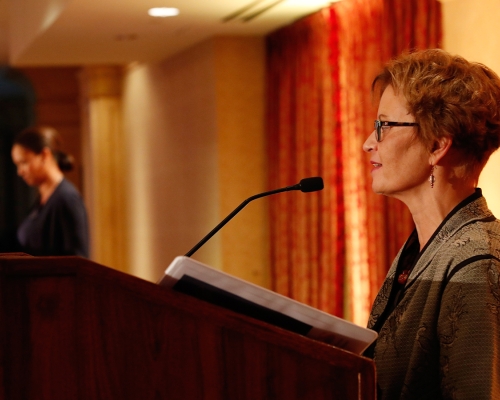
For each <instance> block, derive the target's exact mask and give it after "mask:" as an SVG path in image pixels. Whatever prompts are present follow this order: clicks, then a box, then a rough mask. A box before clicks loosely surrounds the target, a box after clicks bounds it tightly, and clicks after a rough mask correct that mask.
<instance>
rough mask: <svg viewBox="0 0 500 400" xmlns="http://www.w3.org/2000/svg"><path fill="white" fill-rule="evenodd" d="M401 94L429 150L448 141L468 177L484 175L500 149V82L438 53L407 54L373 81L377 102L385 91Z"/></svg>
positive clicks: (475, 67) (475, 66)
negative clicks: (489, 162)
mask: <svg viewBox="0 0 500 400" xmlns="http://www.w3.org/2000/svg"><path fill="white" fill-rule="evenodd" d="M389 85H390V86H392V87H393V88H394V91H395V92H396V93H402V94H403V96H404V97H405V99H406V101H407V102H408V111H409V112H410V113H411V114H412V115H413V116H414V117H415V121H416V122H417V123H418V124H419V126H418V129H417V130H416V132H417V135H418V137H419V138H420V139H421V140H422V141H423V143H424V144H426V145H427V146H428V148H429V149H431V148H432V147H433V145H434V143H435V141H436V140H437V139H440V138H443V137H450V138H451V139H452V141H453V145H452V147H453V148H455V149H457V150H459V151H460V153H461V164H462V165H464V166H465V167H466V168H467V171H469V172H472V171H477V172H480V171H481V169H482V168H483V167H484V165H485V164H486V161H488V158H489V157H490V155H491V153H493V152H494V151H495V150H496V149H497V148H498V147H499V145H500V78H499V77H498V75H497V74H496V73H495V72H493V71H492V70H491V69H489V68H488V67H486V66H485V65H483V64H480V63H475V62H469V61H467V60H465V59H464V58H463V57H460V56H455V55H451V54H449V53H447V52H445V51H443V50H440V49H429V50H421V51H415V52H411V53H405V54H402V55H401V56H399V57H397V58H396V59H394V60H392V61H390V62H389V63H388V64H387V65H386V66H385V68H384V69H383V71H382V72H381V73H380V74H379V75H378V76H377V77H376V78H375V79H374V81H373V84H372V91H373V93H374V94H376V95H378V96H379V98H380V96H381V95H382V93H383V91H384V90H385V88H386V87H387V86H389Z"/></svg>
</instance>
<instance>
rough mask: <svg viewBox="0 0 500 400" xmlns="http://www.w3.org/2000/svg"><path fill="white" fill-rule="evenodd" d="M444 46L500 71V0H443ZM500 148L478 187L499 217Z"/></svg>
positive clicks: (450, 50) (484, 171) (487, 166)
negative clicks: (499, 18)
mask: <svg viewBox="0 0 500 400" xmlns="http://www.w3.org/2000/svg"><path fill="white" fill-rule="evenodd" d="M442 5H443V23H444V26H443V29H444V44H443V47H444V49H445V50H447V51H449V52H451V53H454V54H459V55H461V56H463V57H465V58H466V59H468V60H471V61H477V62H481V63H483V64H485V65H487V66H488V67H490V68H492V69H493V70H494V71H495V72H496V73H497V74H500V32H499V30H500V26H499V24H498V16H499V15H500V2H499V1H498V0H480V1H478V0H446V1H445V0H443V1H442ZM499 171H500V152H499V151H497V152H496V153H493V155H492V156H491V158H490V160H489V161H488V164H487V165H486V167H485V169H484V170H483V172H482V174H481V176H480V179H479V187H481V188H482V189H483V193H484V195H485V197H486V199H487V200H488V206H489V207H490V209H491V210H492V211H493V213H494V214H495V215H496V217H497V218H500V179H499V178H498V174H499Z"/></svg>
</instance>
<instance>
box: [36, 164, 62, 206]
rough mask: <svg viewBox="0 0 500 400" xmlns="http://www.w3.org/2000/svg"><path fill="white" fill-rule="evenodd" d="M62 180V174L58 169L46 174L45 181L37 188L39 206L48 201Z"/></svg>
mask: <svg viewBox="0 0 500 400" xmlns="http://www.w3.org/2000/svg"><path fill="white" fill-rule="evenodd" d="M63 178H64V174H63V173H62V172H61V171H60V170H59V169H58V170H55V171H52V172H51V173H49V174H48V176H47V179H46V180H45V181H43V182H42V183H41V184H40V185H39V186H38V194H39V195H40V204H42V205H43V204H45V203H47V201H48V200H49V198H50V196H52V193H54V190H56V188H57V187H58V186H59V184H60V183H61V181H62V180H63Z"/></svg>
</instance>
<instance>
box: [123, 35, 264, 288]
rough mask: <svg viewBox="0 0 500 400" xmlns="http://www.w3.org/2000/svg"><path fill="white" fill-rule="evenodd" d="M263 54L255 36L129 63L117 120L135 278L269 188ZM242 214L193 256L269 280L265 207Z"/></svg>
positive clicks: (155, 270) (159, 269) (161, 265)
mask: <svg viewBox="0 0 500 400" xmlns="http://www.w3.org/2000/svg"><path fill="white" fill-rule="evenodd" d="M263 60H264V47H263V40H262V39H255V38H253V39H247V38H216V39H213V40H210V41H207V42H204V43H202V44H200V45H197V46H195V47H193V48H191V49H189V50H187V51H185V52H183V53H181V54H179V55H176V56H174V57H172V58H170V59H168V60H165V61H163V62H161V63H157V64H135V65H132V66H130V67H129V68H128V70H127V72H126V76H125V84H124V127H125V137H126V139H125V140H126V145H127V151H128V159H129V170H130V176H129V187H128V203H129V207H130V226H129V229H128V231H129V232H130V236H129V246H130V248H129V253H130V260H131V266H132V267H131V268H132V270H131V271H130V272H131V273H133V274H134V275H137V276H140V277H143V278H145V279H149V280H156V279H158V278H159V277H160V276H161V274H162V273H163V271H164V270H165V268H166V267H167V266H168V264H169V263H170V262H171V260H172V259H173V258H174V257H175V256H178V255H183V254H185V253H186V252H187V251H188V250H189V249H190V248H191V247H192V246H194V245H195V244H196V243H197V242H198V241H199V240H200V239H201V238H202V237H204V236H205V235H206V234H207V233H208V232H209V231H210V230H211V229H212V228H213V227H215V226H216V225H217V224H218V223H219V222H220V221H221V220H222V219H223V218H224V217H225V216H226V215H227V214H228V213H229V212H230V211H231V210H232V209H233V208H235V207H236V206H237V205H238V204H239V203H241V202H242V201H243V200H244V199H245V198H246V197H249V196H250V195H252V194H254V193H257V192H260V191H263V190H265V189H266V188H265V178H264V176H265V170H264V149H263V142H264V130H263V124H264V123H263V114H264V98H263V93H264V89H263V87H264V81H263V76H264V73H263V68H264V63H263ZM241 214H242V215H241V216H237V217H236V218H235V219H234V220H232V221H231V222H230V223H229V224H228V226H226V228H225V229H224V230H223V231H221V232H220V233H219V234H217V235H216V236H214V237H213V238H212V239H211V240H210V241H209V242H208V243H206V245H205V246H204V247H203V248H201V249H200V250H199V251H198V252H197V253H195V255H194V256H193V258H195V259H198V260H200V261H202V262H204V263H206V264H208V265H211V266H214V267H216V268H220V269H225V270H228V271H231V273H234V274H235V275H237V276H241V277H244V278H245V279H251V280H252V281H254V282H255V283H258V284H266V282H267V281H266V279H267V278H266V277H267V276H268V273H267V270H268V254H267V222H266V221H267V219H266V218H267V217H266V214H265V208H264V206H263V205H262V204H261V205H260V206H259V205H258V206H256V207H253V208H252V207H251V206H249V207H248V210H243V211H242V212H241ZM245 214H246V215H245ZM254 266H255V267H254Z"/></svg>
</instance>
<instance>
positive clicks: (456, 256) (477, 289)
mask: <svg viewBox="0 0 500 400" xmlns="http://www.w3.org/2000/svg"><path fill="white" fill-rule="evenodd" d="M401 253H402V250H401V251H400V252H399V254H398V256H397V257H396V259H395V260H394V262H393V264H392V266H391V268H390V270H389V272H388V274H387V277H386V279H385V282H384V284H383V286H382V288H381V290H380V292H379V294H378V295H377V297H376V299H375V302H374V304H373V308H372V312H371V314H370V320H369V323H368V327H369V328H374V327H377V330H379V337H378V339H377V341H376V343H375V347H374V353H373V356H374V360H375V365H376V368H377V380H378V390H379V397H378V399H379V400H384V399H391V400H394V399H474V400H481V399H500V221H498V220H497V219H496V218H495V217H494V216H493V214H492V213H491V211H490V210H489V209H488V207H487V205H486V201H485V199H484V197H482V194H481V190H480V189H476V193H475V194H474V195H472V196H470V197H469V198H467V199H465V200H464V201H463V202H462V203H460V204H459V205H458V206H457V207H456V208H455V209H454V210H453V211H452V212H450V214H449V215H448V216H447V217H446V218H445V220H444V221H443V222H442V224H441V225H440V226H439V228H438V229H437V230H436V232H435V233H434V235H433V236H432V238H431V239H430V240H429V242H428V243H427V245H426V246H425V248H424V249H422V251H421V252H420V255H419V258H418V260H417V262H416V264H415V266H414V268H413V269H412V271H411V274H410V276H409V278H408V280H407V282H406V285H405V286H404V291H403V296H402V297H401V299H400V301H399V303H398V304H397V306H396V307H395V308H394V309H393V311H392V312H390V314H388V315H385V316H383V312H384V310H385V308H386V307H387V306H388V300H389V295H390V293H391V289H392V287H393V284H394V282H395V279H397V278H396V275H397V274H396V268H397V265H398V261H399V258H400V256H401ZM386 314H387V313H386ZM379 318H384V319H385V320H384V321H382V319H381V320H380V321H378V320H379Z"/></svg>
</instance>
